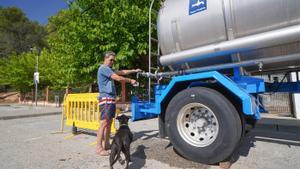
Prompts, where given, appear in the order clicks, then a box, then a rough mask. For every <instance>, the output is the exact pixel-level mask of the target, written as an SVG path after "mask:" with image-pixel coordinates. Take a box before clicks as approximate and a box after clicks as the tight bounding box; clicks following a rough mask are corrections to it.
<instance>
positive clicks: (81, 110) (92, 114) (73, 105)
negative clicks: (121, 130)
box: [64, 93, 120, 133]
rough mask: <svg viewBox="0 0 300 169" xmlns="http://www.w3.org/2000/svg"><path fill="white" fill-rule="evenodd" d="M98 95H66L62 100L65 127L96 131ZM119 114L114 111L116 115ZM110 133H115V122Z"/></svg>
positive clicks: (98, 110) (98, 123) (97, 125)
mask: <svg viewBox="0 0 300 169" xmlns="http://www.w3.org/2000/svg"><path fill="white" fill-rule="evenodd" d="M98 95H99V93H80V94H68V95H67V96H66V97H65V99H64V116H65V117H66V125H67V126H74V127H77V128H82V129H90V130H98V128H99V125H100V107H99V106H98V99H97V97H98ZM119 112H120V110H119V109H116V114H118V113H119ZM111 132H112V133H115V132H116V128H115V120H113V123H112V127H111Z"/></svg>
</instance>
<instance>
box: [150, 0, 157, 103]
mask: <svg viewBox="0 0 300 169" xmlns="http://www.w3.org/2000/svg"><path fill="white" fill-rule="evenodd" d="M154 2H155V0H152V1H151V4H150V7H149V18H148V19H149V22H148V25H149V30H148V35H149V39H148V45H149V49H148V73H149V74H150V73H151V69H154V70H156V68H152V67H151V58H152V55H155V56H157V57H159V55H160V51H159V41H158V39H157V38H155V37H152V26H154V28H155V29H156V31H157V25H156V24H154V23H152V20H151V19H152V17H151V15H152V12H154V14H156V15H158V11H155V10H153V4H154ZM152 41H153V42H155V43H157V53H152V52H151V49H152V48H151V47H152ZM148 96H149V98H148V99H149V102H150V101H151V78H150V76H149V78H148Z"/></svg>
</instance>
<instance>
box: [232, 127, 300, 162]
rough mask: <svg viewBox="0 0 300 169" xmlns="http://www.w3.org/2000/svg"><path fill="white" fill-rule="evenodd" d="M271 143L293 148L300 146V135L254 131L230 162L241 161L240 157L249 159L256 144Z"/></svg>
mask: <svg viewBox="0 0 300 169" xmlns="http://www.w3.org/2000/svg"><path fill="white" fill-rule="evenodd" d="M256 141H261V142H269V143H276V144H282V145H287V146H288V147H291V146H300V135H299V134H296V133H288V132H277V131H269V130H252V131H250V132H249V133H247V134H246V135H245V137H244V138H243V139H242V141H241V144H240V146H239V148H238V149H237V150H236V152H235V153H234V154H233V156H232V157H231V158H230V162H231V163H234V162H236V161H238V160H239V158H240V156H244V157H247V156H248V155H249V152H250V149H251V148H254V147H255V142H256Z"/></svg>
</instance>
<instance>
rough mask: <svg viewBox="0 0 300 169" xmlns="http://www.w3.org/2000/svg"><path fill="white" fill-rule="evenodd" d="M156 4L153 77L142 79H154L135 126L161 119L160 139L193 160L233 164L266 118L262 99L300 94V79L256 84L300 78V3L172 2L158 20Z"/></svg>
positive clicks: (136, 109)
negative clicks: (280, 76) (271, 77)
mask: <svg viewBox="0 0 300 169" xmlns="http://www.w3.org/2000/svg"><path fill="white" fill-rule="evenodd" d="M154 3H155V0H153V1H152V2H151V5H150V12H149V70H148V72H143V73H141V74H140V76H144V77H147V78H149V86H148V96H149V98H148V99H145V100H140V99H139V98H137V97H134V98H133V100H132V101H133V102H132V116H133V117H132V118H133V120H139V119H147V118H151V117H154V116H158V117H159V118H158V119H159V120H158V121H159V134H160V137H162V138H168V139H169V140H170V141H171V143H172V145H173V146H174V148H175V149H176V151H177V152H178V153H179V154H181V155H182V156H184V157H186V158H188V159H190V160H193V161H196V162H201V163H206V164H214V163H217V162H221V161H223V160H226V159H227V158H229V157H230V156H231V155H232V153H233V152H234V150H235V149H236V148H237V147H238V146H239V143H240V140H241V138H242V137H243V136H244V133H245V131H246V130H249V129H251V127H253V126H254V125H255V122H256V121H257V120H258V119H260V113H262V112H264V111H266V110H265V108H264V106H263V104H262V103H261V99H260V94H264V93H277V92H288V93H297V92H298V93H299V91H300V83H299V77H298V73H297V82H283V81H281V82H273V83H267V82H265V81H264V79H261V78H258V77H255V75H264V74H272V73H278V72H280V73H285V74H289V73H290V72H297V71H299V70H300V43H299V42H300V8H299V6H300V1H295V0H279V1H274V0H264V1H261V0H251V1H241V0H186V1H183V0H166V1H164V2H162V4H161V7H160V10H159V12H155V11H154V10H152V8H153V4H154ZM153 13H156V14H157V15H158V17H157V18H158V19H157V24H156V25H157V28H156V29H154V28H152V25H154V24H153V23H151V16H153V15H152V14H153ZM153 29H154V30H157V38H154V37H152V36H151V35H152V34H151V33H152V31H151V30H153ZM154 43H155V44H157V45H158V50H157V60H158V61H159V68H158V69H157V70H156V71H155V72H153V69H152V68H151V65H152V64H151V59H152V57H153V56H154V55H153V56H152V53H151V47H152V46H153V45H152V44H154ZM159 70H168V71H159ZM154 81H155V82H154ZM152 88H153V90H152Z"/></svg>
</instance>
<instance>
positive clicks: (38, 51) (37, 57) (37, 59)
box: [34, 48, 40, 106]
mask: <svg viewBox="0 0 300 169" xmlns="http://www.w3.org/2000/svg"><path fill="white" fill-rule="evenodd" d="M39 55H40V49H39V48H37V55H36V70H35V73H34V84H35V106H37V95H38V89H37V88H38V83H39Z"/></svg>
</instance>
